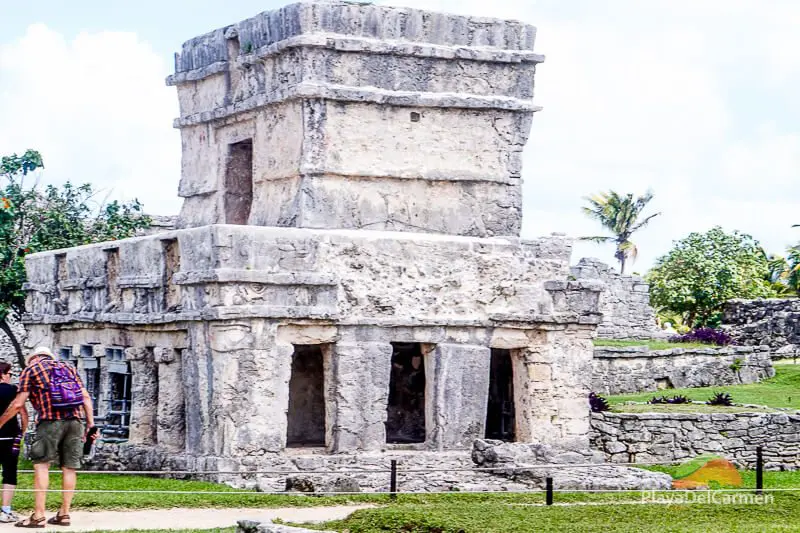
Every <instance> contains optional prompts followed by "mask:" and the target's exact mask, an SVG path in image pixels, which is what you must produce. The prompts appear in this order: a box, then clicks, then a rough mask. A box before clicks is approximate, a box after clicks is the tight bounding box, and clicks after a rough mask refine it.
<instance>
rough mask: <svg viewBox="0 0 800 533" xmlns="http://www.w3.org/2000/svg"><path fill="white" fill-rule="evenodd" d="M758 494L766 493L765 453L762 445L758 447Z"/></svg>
mask: <svg viewBox="0 0 800 533" xmlns="http://www.w3.org/2000/svg"><path fill="white" fill-rule="evenodd" d="M756 494H764V454H763V449H762V448H761V446H758V447H757V448H756Z"/></svg>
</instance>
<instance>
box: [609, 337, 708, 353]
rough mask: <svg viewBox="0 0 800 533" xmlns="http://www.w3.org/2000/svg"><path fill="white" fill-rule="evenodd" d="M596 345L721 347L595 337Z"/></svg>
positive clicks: (659, 347)
mask: <svg viewBox="0 0 800 533" xmlns="http://www.w3.org/2000/svg"><path fill="white" fill-rule="evenodd" d="M594 345H595V346H610V347H612V348H628V347H630V346H647V347H648V348H650V349H651V350H671V349H672V348H719V346H714V345H712V344H703V343H702V342H667V341H653V340H641V341H634V340H614V339H595V340H594Z"/></svg>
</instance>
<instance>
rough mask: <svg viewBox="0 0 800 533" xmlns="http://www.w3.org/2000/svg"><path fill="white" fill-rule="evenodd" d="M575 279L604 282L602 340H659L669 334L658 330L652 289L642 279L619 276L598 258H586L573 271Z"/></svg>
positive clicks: (573, 267)
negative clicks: (651, 304)
mask: <svg viewBox="0 0 800 533" xmlns="http://www.w3.org/2000/svg"><path fill="white" fill-rule="evenodd" d="M570 275H571V276H572V277H574V278H575V279H578V280H581V279H590V280H600V281H602V282H603V284H604V285H605V286H604V290H603V292H602V293H601V295H600V304H599V305H600V312H601V313H602V315H603V318H602V320H601V321H600V324H599V325H598V326H597V336H598V337H599V338H601V339H656V338H664V337H666V336H667V334H666V333H665V332H664V331H663V330H662V329H660V328H659V327H658V324H657V323H656V314H655V311H653V308H652V307H651V306H650V288H649V285H648V284H647V282H646V281H644V280H643V279H642V278H640V277H639V276H629V275H622V274H618V273H617V272H615V271H614V269H612V268H611V267H609V266H608V265H606V264H605V263H602V262H600V261H599V260H598V259H593V258H583V259H581V260H580V261H578V264H577V265H574V266H572V267H571V268H570Z"/></svg>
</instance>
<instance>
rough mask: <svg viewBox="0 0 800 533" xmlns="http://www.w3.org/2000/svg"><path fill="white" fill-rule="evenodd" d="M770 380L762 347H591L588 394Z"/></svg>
mask: <svg viewBox="0 0 800 533" xmlns="http://www.w3.org/2000/svg"><path fill="white" fill-rule="evenodd" d="M774 375H775V369H774V368H773V367H772V359H771V357H770V349H769V347H768V346H731V347H725V348H672V349H668V350H650V349H649V348H648V347H647V346H629V347H620V348H618V347H611V346H595V348H594V359H593V360H592V389H593V390H594V391H595V392H597V393H598V394H625V393H630V392H643V391H656V390H659V389H662V388H676V389H679V388H684V387H708V386H714V385H738V384H742V383H756V382H758V381H761V380H762V379H765V378H768V377H772V376H774Z"/></svg>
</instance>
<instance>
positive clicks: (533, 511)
mask: <svg viewBox="0 0 800 533" xmlns="http://www.w3.org/2000/svg"><path fill="white" fill-rule="evenodd" d="M632 499H633V500H636V498H632ZM798 521H800V497H798V496H797V495H793V494H792V495H786V494H779V495H776V496H775V498H774V503H773V504H772V505H743V504H739V505H713V504H685V505H669V506H666V505H653V504H651V505H646V504H638V503H635V504H615V505H585V506H553V507H542V506H535V507H534V506H524V505H513V504H511V505H509V504H502V503H490V502H480V503H472V504H470V505H468V506H465V505H463V504H461V503H458V502H453V503H440V504H430V505H415V504H398V505H391V506H387V507H383V508H375V509H363V510H359V511H356V512H355V513H353V514H352V515H351V516H350V517H348V518H347V519H345V520H338V521H334V522H327V523H324V524H319V525H314V526H306V527H313V528H315V529H317V528H318V529H332V530H335V531H348V532H350V533H377V532H386V531H403V532H419V533H423V532H424V533H459V532H461V533H479V532H480V533H517V532H533V531H537V532H538V531H569V532H584V531H585V532H589V531H593V532H601V531H602V532H630V533H634V532H636V533H638V532H642V531H653V532H659V533H668V532H709V531H738V532H751V531H752V532H762V531H798V529H800V524H798Z"/></svg>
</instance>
